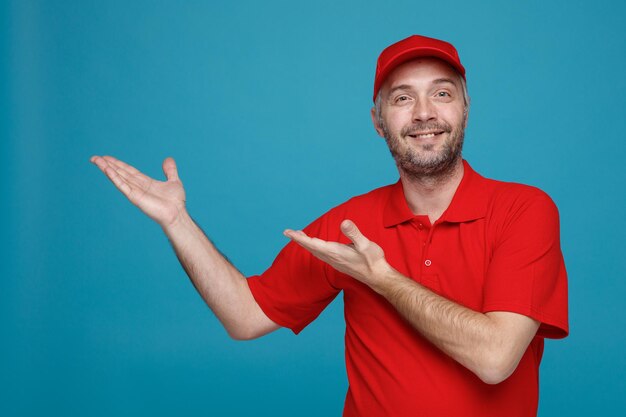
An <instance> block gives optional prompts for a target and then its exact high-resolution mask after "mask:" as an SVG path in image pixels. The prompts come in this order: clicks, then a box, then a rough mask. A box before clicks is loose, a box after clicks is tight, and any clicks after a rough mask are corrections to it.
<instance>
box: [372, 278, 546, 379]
mask: <svg viewBox="0 0 626 417" xmlns="http://www.w3.org/2000/svg"><path fill="white" fill-rule="evenodd" d="M379 283H380V284H379V285H377V286H376V288H374V289H375V290H376V291H377V292H379V293H380V294H381V295H382V296H383V297H385V298H386V299H387V300H388V301H389V302H390V303H391V304H392V305H393V306H394V307H395V308H396V310H397V311H398V312H399V313H400V314H401V315H402V316H403V317H404V318H405V319H406V320H407V321H408V322H409V323H410V324H411V325H412V326H413V327H414V328H415V329H416V330H418V331H419V332H420V334H422V335H423V336H424V337H426V339H428V340H429V341H430V342H431V343H433V344H434V345H435V346H437V347H438V348H439V349H441V350H442V351H443V352H445V353H446V354H448V355H449V356H451V357H452V358H453V359H455V360H456V361H457V362H459V363H461V364H462V365H463V366H465V367H466V368H468V369H469V370H471V371H472V372H473V373H475V374H476V375H477V376H478V377H479V378H481V379H482V380H483V381H484V382H487V383H498V382H500V381H502V380H504V379H505V378H507V377H508V376H509V375H510V374H511V373H512V372H513V371H514V370H515V368H516V367H517V364H518V363H519V360H520V359H521V356H522V355H523V353H524V351H525V350H526V348H527V346H528V343H529V342H530V340H531V339H532V337H533V335H534V333H535V332H536V330H537V327H538V323H536V322H534V321H533V320H531V319H529V318H528V317H524V316H521V315H518V314H514V313H505V312H497V313H496V312H494V313H486V314H483V313H479V312H476V311H474V310H471V309H469V308H466V307H464V306H461V305H459V304H457V303H454V302H452V301H450V300H448V299H446V298H444V297H441V296H439V295H437V294H435V293H434V292H432V291H430V290H428V289H427V288H425V287H423V286H422V285H420V284H418V283H417V282H415V281H413V280H411V279H409V278H407V277H405V276H403V275H402V274H400V273H399V272H397V271H395V270H392V271H390V272H389V273H388V274H387V279H384V280H380V281H379ZM520 328H524V329H526V330H525V331H522V332H520V331H519V329H520Z"/></svg>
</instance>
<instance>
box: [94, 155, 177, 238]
mask: <svg viewBox="0 0 626 417" xmlns="http://www.w3.org/2000/svg"><path fill="white" fill-rule="evenodd" d="M91 162H92V163H94V164H95V165H96V166H97V167H98V168H100V170H101V171H102V172H104V173H105V174H106V176H107V177H108V178H109V179H110V180H111V182H113V184H115V186H116V187H117V188H118V189H119V190H120V191H121V192H122V193H123V194H124V195H125V196H126V197H127V198H128V199H129V200H130V202H131V203H133V204H134V205H136V206H137V207H139V209H140V210H141V211H143V212H144V213H145V214H147V215H148V216H149V217H150V218H152V219H153V220H155V221H156V222H157V223H159V224H160V225H161V226H162V227H164V226H169V225H171V224H172V223H174V222H175V221H176V220H177V219H178V217H179V215H180V214H181V213H182V212H183V211H184V210H185V189H184V188H183V183H182V182H181V181H180V179H179V178H178V170H177V169H176V162H174V159H173V158H166V159H165V160H164V161H163V172H164V173H165V176H166V177H167V180H166V181H157V180H155V179H153V178H150V177H148V176H147V175H145V174H143V173H141V172H140V171H139V170H137V169H136V168H134V167H132V166H130V165H128V164H127V163H125V162H122V161H120V160H119V159H116V158H113V157H112V156H102V157H101V156H93V157H91Z"/></svg>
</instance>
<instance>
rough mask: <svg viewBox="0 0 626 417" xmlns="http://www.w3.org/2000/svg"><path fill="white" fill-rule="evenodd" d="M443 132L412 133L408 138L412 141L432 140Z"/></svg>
mask: <svg viewBox="0 0 626 417" xmlns="http://www.w3.org/2000/svg"><path fill="white" fill-rule="evenodd" d="M443 132H444V131H443V130H434V131H428V132H414V133H409V135H408V136H410V137H412V138H414V139H430V138H434V137H435V136H437V135H440V134H442V133H443Z"/></svg>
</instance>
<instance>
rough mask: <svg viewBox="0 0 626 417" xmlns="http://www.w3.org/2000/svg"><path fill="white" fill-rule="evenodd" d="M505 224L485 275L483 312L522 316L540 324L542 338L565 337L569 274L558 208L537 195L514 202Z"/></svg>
mask: <svg viewBox="0 0 626 417" xmlns="http://www.w3.org/2000/svg"><path fill="white" fill-rule="evenodd" d="M503 218H504V221H503V222H502V225H501V227H499V229H500V230H499V232H498V237H497V238H496V243H495V246H494V249H493V254H492V259H491V262H490V263H489V267H488V270H487V276H486V282H485V286H484V293H483V312H488V311H511V312H515V313H519V314H523V315H525V316H528V317H531V318H533V319H535V320H538V321H539V322H540V323H541V324H540V327H539V330H538V332H537V335H538V336H540V337H547V338H562V337H565V336H567V334H568V333H569V326H568V317H567V314H568V313H567V308H568V307H567V274H566V271H565V264H564V261H563V255H562V253H561V246H560V232H559V215H558V211H557V208H556V206H555V205H554V203H553V202H552V200H551V199H550V197H548V196H547V195H546V194H544V193H543V192H540V191H538V190H537V191H536V192H534V193H532V194H531V195H530V196H526V197H525V198H519V197H518V198H516V199H515V202H514V204H512V206H511V207H510V208H508V209H507V213H506V215H504V216H503Z"/></svg>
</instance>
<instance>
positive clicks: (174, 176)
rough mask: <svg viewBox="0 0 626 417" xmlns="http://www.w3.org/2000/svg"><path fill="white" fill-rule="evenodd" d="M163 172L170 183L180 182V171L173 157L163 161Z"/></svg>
mask: <svg viewBox="0 0 626 417" xmlns="http://www.w3.org/2000/svg"><path fill="white" fill-rule="evenodd" d="M163 172H164V173H165V176H166V177H167V180H168V181H173V180H179V181H180V179H179V178H178V169H177V168H176V162H175V161H174V158H172V157H171V156H170V157H167V158H165V160H164V161H163Z"/></svg>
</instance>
